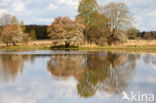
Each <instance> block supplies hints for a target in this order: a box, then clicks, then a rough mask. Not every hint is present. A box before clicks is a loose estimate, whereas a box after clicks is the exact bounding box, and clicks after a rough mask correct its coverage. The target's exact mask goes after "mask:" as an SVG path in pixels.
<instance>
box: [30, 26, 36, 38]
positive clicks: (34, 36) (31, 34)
mask: <svg viewBox="0 0 156 103" xmlns="http://www.w3.org/2000/svg"><path fill="white" fill-rule="evenodd" d="M30 37H31V39H32V40H36V31H35V30H34V29H32V30H31V32H30Z"/></svg>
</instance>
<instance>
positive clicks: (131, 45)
mask: <svg viewBox="0 0 156 103" xmlns="http://www.w3.org/2000/svg"><path fill="white" fill-rule="evenodd" d="M51 46H52V42H51V40H37V41H32V42H29V43H27V44H23V43H22V44H18V46H9V47H6V46H5V45H4V44H0V50H9V51H10V50H12V51H24V50H39V49H40V50H41V49H52V48H50V47H51ZM53 49H59V50H62V49H69V50H105V51H109V50H111V51H112V50H115V51H116V50H117V51H120V50H121V51H156V40H129V41H128V42H126V43H123V44H120V45H112V46H97V45H95V44H85V45H81V46H79V47H78V48H53Z"/></svg>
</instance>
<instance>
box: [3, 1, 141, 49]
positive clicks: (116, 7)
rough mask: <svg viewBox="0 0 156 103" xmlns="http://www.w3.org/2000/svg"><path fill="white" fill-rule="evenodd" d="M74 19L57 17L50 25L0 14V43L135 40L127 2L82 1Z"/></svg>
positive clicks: (103, 43)
mask: <svg viewBox="0 0 156 103" xmlns="http://www.w3.org/2000/svg"><path fill="white" fill-rule="evenodd" d="M77 12H78V15H76V16H75V20H71V19H70V18H69V17H56V18H55V20H54V21H53V22H52V23H51V25H48V26H47V25H24V23H23V22H22V21H19V20H18V19H17V18H16V17H15V16H12V15H9V14H4V15H3V16H1V17H0V38H1V42H3V43H6V45H7V46H8V45H9V44H12V45H16V43H20V42H24V43H27V42H28V41H30V40H36V39H51V40H52V42H53V46H63V47H70V46H79V45H81V44H85V43H89V44H90V43H94V44H97V45H101V46H104V45H112V44H118V43H122V42H126V41H127V40H128V38H129V39H135V38H136V36H137V34H138V32H139V31H138V30H137V29H136V28H135V27H133V26H131V25H132V15H131V12H130V10H129V8H128V6H127V5H126V4H125V3H122V2H111V3H109V4H106V5H101V4H98V2H97V1H96V0H80V2H79V6H78V11H77Z"/></svg>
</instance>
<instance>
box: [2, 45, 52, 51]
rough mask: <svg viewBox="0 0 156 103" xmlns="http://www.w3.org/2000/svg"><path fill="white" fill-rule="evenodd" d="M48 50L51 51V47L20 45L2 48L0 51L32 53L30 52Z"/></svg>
mask: <svg viewBox="0 0 156 103" xmlns="http://www.w3.org/2000/svg"><path fill="white" fill-rule="evenodd" d="M46 49H50V47H48V46H45V45H39V46H37V45H33V46H28V45H20V46H9V47H0V50H4V51H30V50H46Z"/></svg>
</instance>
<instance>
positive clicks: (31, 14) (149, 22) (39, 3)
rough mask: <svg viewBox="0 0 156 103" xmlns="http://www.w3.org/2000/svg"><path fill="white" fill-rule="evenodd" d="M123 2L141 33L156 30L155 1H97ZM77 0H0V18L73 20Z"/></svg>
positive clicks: (31, 21)
mask: <svg viewBox="0 0 156 103" xmlns="http://www.w3.org/2000/svg"><path fill="white" fill-rule="evenodd" d="M112 1H115V2H125V3H126V4H127V5H128V6H129V8H130V10H131V12H132V14H133V18H134V21H133V22H134V25H135V26H136V27H137V28H139V29H140V30H141V31H151V30H152V31H154V30H156V0H98V2H99V3H100V4H107V3H109V2H112ZM78 4H79V0H0V16H1V15H2V14H3V13H10V14H12V15H15V16H17V17H18V18H19V19H20V20H23V21H24V23H25V24H51V22H52V21H53V20H54V18H55V17H57V16H69V17H70V18H71V19H74V17H75V15H76V14H77V7H78Z"/></svg>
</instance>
